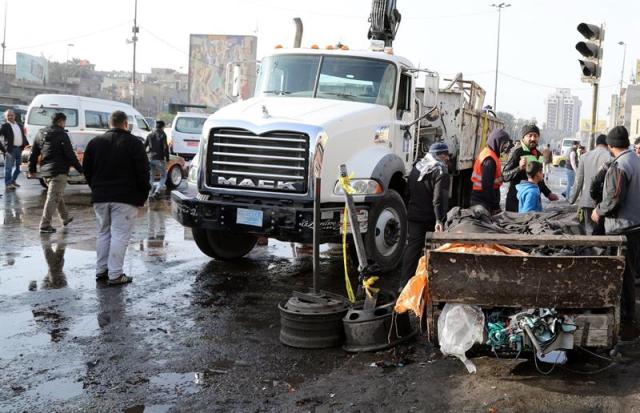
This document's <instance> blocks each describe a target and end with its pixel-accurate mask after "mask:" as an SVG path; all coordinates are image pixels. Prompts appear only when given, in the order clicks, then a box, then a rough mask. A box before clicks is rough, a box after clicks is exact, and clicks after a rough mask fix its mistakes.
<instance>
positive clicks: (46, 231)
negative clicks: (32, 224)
mask: <svg viewBox="0 0 640 413" xmlns="http://www.w3.org/2000/svg"><path fill="white" fill-rule="evenodd" d="M54 232H56V229H55V228H54V227H52V226H48V227H42V228H40V233H41V234H53V233H54Z"/></svg>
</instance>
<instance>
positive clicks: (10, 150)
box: [0, 109, 29, 191]
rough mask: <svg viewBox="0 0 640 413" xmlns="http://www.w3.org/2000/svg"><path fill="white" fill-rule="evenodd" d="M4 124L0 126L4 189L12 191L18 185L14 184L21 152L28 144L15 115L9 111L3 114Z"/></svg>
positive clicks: (18, 172)
mask: <svg viewBox="0 0 640 413" xmlns="http://www.w3.org/2000/svg"><path fill="white" fill-rule="evenodd" d="M4 118H5V120H6V122H5V123H3V124H2V126H0V136H2V140H0V142H1V143H0V150H2V152H4V158H5V159H4V187H5V190H7V191H12V190H14V189H16V188H17V187H19V186H20V185H19V184H18V183H17V182H16V180H17V179H18V175H20V163H21V162H22V150H23V149H24V147H25V146H27V145H28V144H29V141H27V137H26V136H24V128H23V127H22V125H20V124H19V123H18V122H16V114H15V113H14V112H13V111H12V110H11V109H9V110H7V111H6V112H5V113H4Z"/></svg>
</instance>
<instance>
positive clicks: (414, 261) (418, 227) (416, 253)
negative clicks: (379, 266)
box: [400, 221, 436, 287]
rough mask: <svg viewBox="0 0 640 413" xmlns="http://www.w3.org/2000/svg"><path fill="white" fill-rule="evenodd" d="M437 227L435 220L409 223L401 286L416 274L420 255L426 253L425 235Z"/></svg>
mask: <svg viewBox="0 0 640 413" xmlns="http://www.w3.org/2000/svg"><path fill="white" fill-rule="evenodd" d="M435 227H436V223H435V222H433V221H431V222H419V221H409V222H408V223H407V231H408V234H407V248H405V250H404V255H403V257H402V273H401V274H400V276H401V282H402V285H400V287H404V285H405V284H406V283H407V281H409V279H410V278H411V277H413V276H414V275H415V272H416V268H418V262H419V261H420V257H422V256H423V255H424V237H425V235H426V234H427V231H433V230H434V229H435Z"/></svg>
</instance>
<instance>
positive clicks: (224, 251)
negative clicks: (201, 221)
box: [191, 228, 258, 260]
mask: <svg viewBox="0 0 640 413" xmlns="http://www.w3.org/2000/svg"><path fill="white" fill-rule="evenodd" d="M191 233H192V234H193V239H194V241H195V242H196V245H197V246H198V248H199V249H200V251H202V252H203V253H204V254H205V255H207V256H209V257H211V258H215V259H217V260H234V259H238V258H242V257H244V256H245V255H247V254H248V253H249V252H251V250H252V249H253V247H255V245H256V242H258V238H257V237H256V236H255V235H251V234H242V233H233V232H228V231H214V230H210V229H201V228H192V229H191Z"/></svg>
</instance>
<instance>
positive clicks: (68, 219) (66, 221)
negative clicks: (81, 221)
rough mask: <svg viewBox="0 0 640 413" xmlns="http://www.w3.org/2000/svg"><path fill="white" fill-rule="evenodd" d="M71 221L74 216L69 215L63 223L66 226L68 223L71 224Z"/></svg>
mask: <svg viewBox="0 0 640 413" xmlns="http://www.w3.org/2000/svg"><path fill="white" fill-rule="evenodd" d="M71 221H73V217H69V218H67V219H65V220H64V221H62V225H64V226H65V227H66V226H67V225H69V224H70V223H71Z"/></svg>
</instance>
